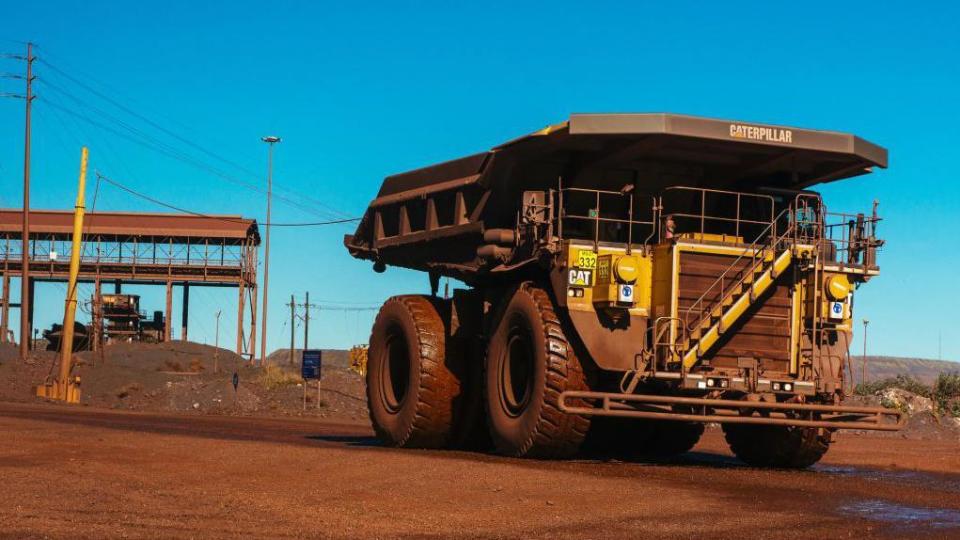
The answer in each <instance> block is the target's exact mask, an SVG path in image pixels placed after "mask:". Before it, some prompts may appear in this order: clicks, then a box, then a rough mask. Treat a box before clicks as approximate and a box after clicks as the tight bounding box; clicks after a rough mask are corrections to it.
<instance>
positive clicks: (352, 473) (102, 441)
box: [0, 404, 960, 539]
mask: <svg viewBox="0 0 960 540" xmlns="http://www.w3.org/2000/svg"><path fill="white" fill-rule="evenodd" d="M958 450H960V445H958V443H957V442H955V441H954V442H937V441H925V442H922V443H918V442H916V441H907V440H902V439H898V438H893V437H887V438H879V437H867V436H846V437H842V438H841V439H840V440H839V441H838V442H837V444H836V445H835V447H834V448H833V449H832V450H831V452H830V453H829V454H828V456H827V459H826V460H825V461H824V463H823V464H822V465H818V466H817V467H816V468H815V469H814V470H813V471H804V472H786V471H762V470H756V469H749V468H746V467H744V466H742V465H740V464H739V462H737V461H736V460H734V459H733V458H732V457H731V456H730V454H729V453H728V452H727V450H726V447H725V445H724V444H723V441H722V436H721V435H720V433H719V432H718V430H708V433H707V435H706V436H705V437H704V440H703V441H702V442H701V444H700V445H699V446H698V447H697V448H696V451H695V452H693V453H691V454H688V455H687V456H686V457H685V458H684V459H683V460H682V461H679V462H675V463H671V464H651V463H621V462H597V461H569V462H538V461H528V460H516V459H506V458H500V457H494V456H488V455H479V454H470V453H462V452H428V451H409V450H404V451H398V450H392V449H385V448H379V447H377V446H376V445H375V442H374V441H373V440H372V438H371V437H370V432H369V429H368V428H367V427H366V426H363V425H345V424H330V423H320V422H319V421H316V420H298V419H265V418H234V417H213V416H174V415H159V414H144V413H123V412H115V411H104V410H95V409H89V408H65V407H54V406H42V405H24V404H0V482H2V487H0V537H3V538H31V537H59V538H67V537H69V538H88V537H89V538H102V537H126V538H140V537H148V538H153V537H164V538H167V537H184V538H191V537H192V538H201V537H202V538H228V537H230V538H236V537H242V538H250V537H258V538H283V537H358V536H372V537H381V538H391V537H498V538H524V539H529V538H557V537H583V538H607V537H633V538H698V539H703V538H733V537H740V538H827V537H831V538H844V537H851V538H906V537H911V538H918V537H919V538H951V537H952V538H958V537H960V452H958Z"/></svg>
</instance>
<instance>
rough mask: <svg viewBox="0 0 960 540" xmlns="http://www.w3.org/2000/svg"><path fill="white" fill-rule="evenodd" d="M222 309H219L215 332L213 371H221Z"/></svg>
mask: <svg viewBox="0 0 960 540" xmlns="http://www.w3.org/2000/svg"><path fill="white" fill-rule="evenodd" d="M220 311H221V310H219V309H218V310H217V323H216V326H215V328H216V330H214V333H213V372H214V373H220Z"/></svg>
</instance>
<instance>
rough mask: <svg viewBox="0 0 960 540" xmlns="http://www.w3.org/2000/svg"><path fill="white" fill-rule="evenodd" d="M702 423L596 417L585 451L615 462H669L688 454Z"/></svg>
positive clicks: (701, 428) (699, 434)
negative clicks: (615, 459) (668, 460)
mask: <svg viewBox="0 0 960 540" xmlns="http://www.w3.org/2000/svg"><path fill="white" fill-rule="evenodd" d="M703 430H704V426H703V424H699V423H694V422H671V421H660V420H635V419H628V418H611V417H598V418H594V419H593V421H592V422H591V424H590V432H589V433H588V434H587V440H586V441H585V443H584V450H585V451H586V452H587V453H588V454H590V455H592V456H594V457H602V458H611V457H612V458H618V459H631V460H632V459H641V460H642V459H651V458H652V459H656V460H659V459H669V458H673V457H676V456H678V455H680V454H683V453H686V452H688V451H690V449H692V448H693V447H694V445H696V444H697V442H698V441H699V440H700V436H701V435H703Z"/></svg>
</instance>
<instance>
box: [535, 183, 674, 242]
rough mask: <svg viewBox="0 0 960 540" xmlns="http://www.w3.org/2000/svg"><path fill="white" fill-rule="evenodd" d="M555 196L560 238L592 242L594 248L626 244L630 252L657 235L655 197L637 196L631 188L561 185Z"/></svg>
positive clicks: (554, 205)
mask: <svg viewBox="0 0 960 540" xmlns="http://www.w3.org/2000/svg"><path fill="white" fill-rule="evenodd" d="M552 196H554V197H555V198H556V203H555V204H553V205H552V208H555V209H556V212H557V216H556V224H557V226H556V233H557V236H558V237H559V238H560V239H563V238H565V237H566V238H579V239H589V240H591V241H592V242H593V244H594V246H595V247H596V246H598V245H599V244H600V242H601V241H609V242H616V243H624V244H626V245H627V246H628V250H629V249H630V248H631V247H632V246H634V245H635V244H644V245H645V244H648V243H649V242H650V240H651V239H653V238H654V236H655V235H656V223H657V219H656V215H657V199H656V197H654V196H653V195H641V196H636V195H635V194H634V193H633V190H632V189H625V190H622V191H609V190H601V189H588V188H574V187H567V188H564V187H562V186H561V187H560V188H559V189H557V190H555V191H553V192H552ZM641 201H642V202H641ZM611 208H612V209H613V210H612V211H610V209H611ZM624 214H626V218H624V217H622V216H623V215H624Z"/></svg>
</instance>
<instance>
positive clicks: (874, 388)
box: [853, 375, 933, 398]
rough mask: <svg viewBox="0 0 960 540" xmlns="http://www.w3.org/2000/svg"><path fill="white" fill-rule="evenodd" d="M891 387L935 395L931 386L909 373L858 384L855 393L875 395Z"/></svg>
mask: <svg viewBox="0 0 960 540" xmlns="http://www.w3.org/2000/svg"><path fill="white" fill-rule="evenodd" d="M890 388H899V389H901V390H906V391H907V392H910V393H913V394H916V395H918V396H923V397H925V398H929V397H931V396H932V395H933V390H932V389H931V388H930V387H929V386H927V385H925V384H923V383H922V382H920V381H918V380H916V379H914V378H913V377H911V376H909V375H897V376H896V377H889V378H886V379H880V380H878V381H870V382H867V383H861V384H858V385H857V387H856V388H855V389H854V390H853V393H854V394H856V395H858V396H874V395H876V394H878V393H880V392H883V391H884V390H888V389H890Z"/></svg>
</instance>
